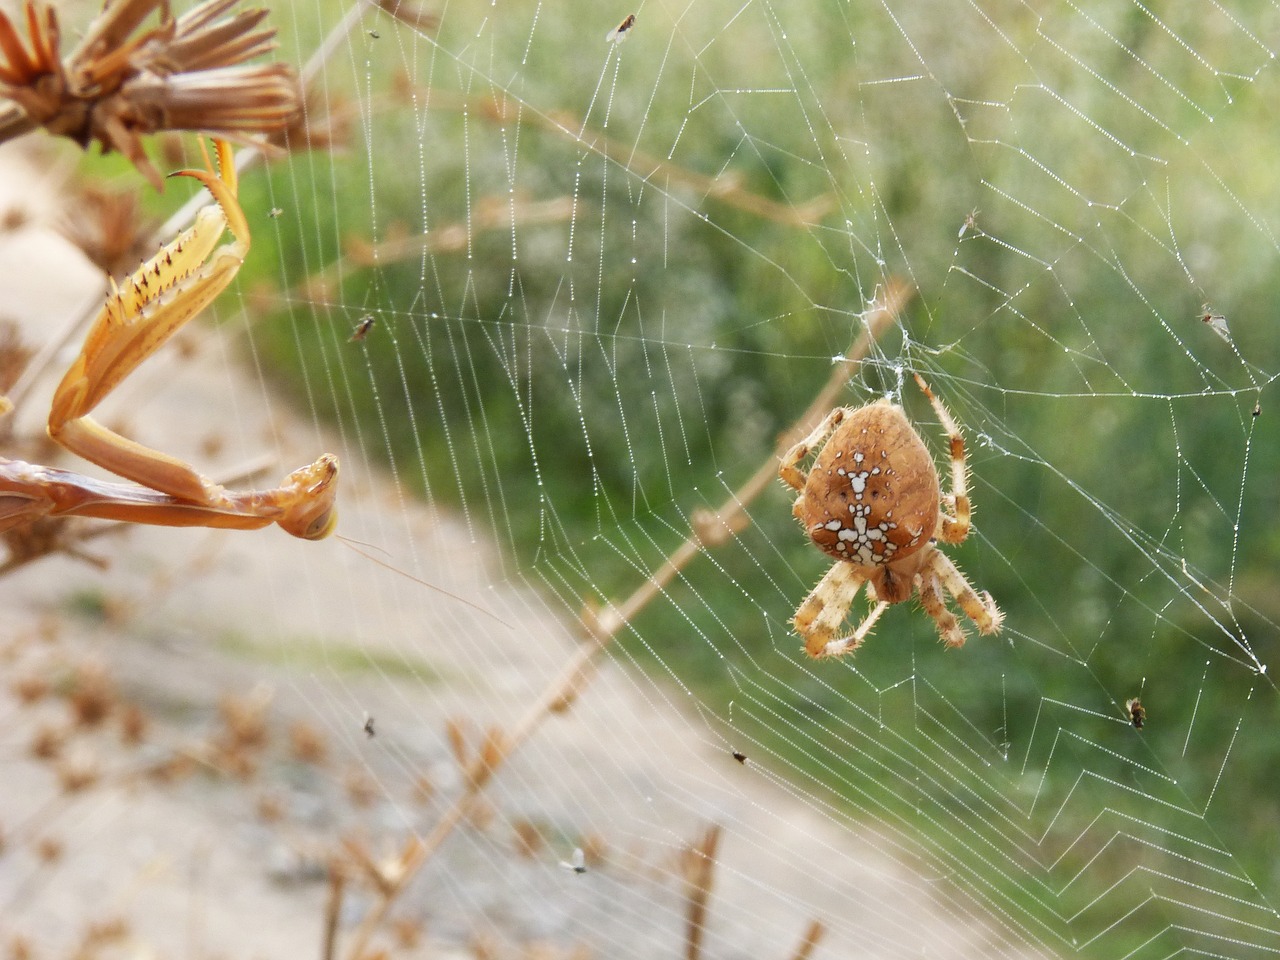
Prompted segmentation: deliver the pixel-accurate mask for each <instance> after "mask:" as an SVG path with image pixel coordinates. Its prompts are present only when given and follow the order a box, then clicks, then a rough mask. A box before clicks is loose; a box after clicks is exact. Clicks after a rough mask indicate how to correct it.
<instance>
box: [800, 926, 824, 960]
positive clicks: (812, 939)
mask: <svg viewBox="0 0 1280 960" xmlns="http://www.w3.org/2000/svg"><path fill="white" fill-rule="evenodd" d="M826 932H827V928H826V925H825V924H823V922H822V921H821V920H814V921H813V922H812V923H810V924H809V929H808V930H806V931H805V932H804V939H803V940H801V941H800V945H799V946H798V947H796V952H795V953H793V954H792V955H791V960H809V958H810V957H811V956H812V955H813V951H814V948H815V947H817V945H818V941H819V940H821V939H822V938H823V936H824V935H825V934H826Z"/></svg>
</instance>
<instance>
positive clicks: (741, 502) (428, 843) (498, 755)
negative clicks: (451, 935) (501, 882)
mask: <svg viewBox="0 0 1280 960" xmlns="http://www.w3.org/2000/svg"><path fill="white" fill-rule="evenodd" d="M911 292H912V291H911V287H910V286H909V285H908V284H907V283H905V282H903V281H899V280H895V279H891V280H890V281H889V284H888V286H887V288H886V289H885V291H884V293H883V294H882V295H881V297H880V298H879V299H878V300H877V301H876V302H875V303H873V304H872V305H871V308H870V309H869V310H868V311H867V312H866V313H865V314H864V315H863V317H862V320H863V329H862V330H861V332H860V333H859V334H858V336H857V338H856V339H855V340H854V342H853V344H852V345H851V346H850V348H849V351H848V354H847V355H846V356H845V357H844V358H843V359H842V360H841V361H840V362H839V363H837V364H836V365H835V367H834V368H833V369H832V372H831V376H830V378H829V379H828V381H827V383H826V385H825V386H824V387H823V388H822V390H820V391H819V392H818V395H817V396H816V398H815V399H814V401H813V403H812V404H810V406H809V408H808V409H807V410H806V411H805V412H804V413H803V414H802V415H801V417H800V419H799V420H797V421H796V422H795V424H794V425H793V426H792V427H791V428H790V429H789V430H787V431H785V432H784V433H783V434H782V435H781V436H780V437H779V440H778V444H777V447H776V448H775V450H774V452H773V453H772V454H771V455H770V456H769V457H768V458H767V459H766V460H765V462H764V463H763V464H762V465H761V467H760V469H758V470H757V471H756V472H755V473H754V474H752V476H751V478H750V479H749V480H748V481H747V482H746V483H745V484H743V486H742V487H741V488H740V489H739V490H737V491H736V492H735V493H734V494H733V495H732V496H730V497H729V499H728V500H726V501H725V503H724V504H723V505H722V506H721V507H720V509H719V510H717V511H716V512H715V515H714V518H712V520H711V521H708V519H707V517H706V516H705V515H703V516H702V517H700V518H699V522H697V524H696V526H697V529H696V530H695V531H694V532H693V533H691V534H690V536H689V537H688V539H686V540H685V541H684V543H682V544H681V545H680V546H679V547H677V548H676V549H675V551H674V552H673V553H672V554H671V555H670V556H669V557H668V558H667V559H666V560H665V561H664V562H663V564H662V566H660V567H659V568H658V569H657V570H656V571H655V572H654V573H653V575H652V576H651V577H650V578H649V579H648V580H646V581H645V582H644V583H643V584H641V585H640V587H638V588H637V589H636V590H635V591H634V592H633V593H632V594H631V595H630V596H629V597H627V599H625V600H623V601H622V603H620V604H617V605H614V604H605V605H604V606H603V607H601V608H596V607H588V608H587V609H586V610H584V611H583V613H582V623H583V626H584V628H585V631H586V642H584V643H583V644H582V645H581V646H580V647H579V648H578V649H577V650H575V651H574V653H573V655H572V656H571V657H570V658H569V660H568V662H567V663H566V664H565V667H564V669H563V670H562V671H561V672H560V673H559V674H558V675H557V676H556V677H555V678H554V679H552V681H551V682H550V683H549V684H548V685H547V686H546V688H545V689H544V691H543V692H542V694H540V695H539V696H538V698H537V700H535V701H534V702H533V704H532V705H530V707H529V709H528V710H527V711H526V712H525V713H524V715H523V716H522V717H520V719H519V720H517V721H516V723H515V724H514V725H513V726H512V727H511V729H510V730H507V731H505V732H503V731H496V730H495V731H491V733H490V736H489V738H488V740H487V741H486V744H485V749H484V750H483V751H480V752H478V753H477V754H476V755H475V756H473V757H471V759H470V760H468V761H467V763H466V766H465V768H464V770H463V779H462V783H463V788H462V790H461V792H460V793H459V794H458V796H457V797H456V798H455V799H454V801H453V803H452V804H450V805H449V807H448V808H446V809H445V811H444V813H443V814H441V816H440V819H439V820H437V821H436V824H435V826H434V827H433V828H432V830H431V832H430V833H429V834H427V835H426V836H425V837H423V838H422V839H421V840H418V839H414V840H413V841H411V842H410V843H409V844H407V846H406V848H405V850H404V852H403V853H402V854H401V860H400V863H399V864H398V865H397V870H396V872H395V876H394V878H392V879H390V880H389V881H388V882H387V885H386V888H385V889H384V890H383V891H382V897H381V898H380V899H379V900H378V901H377V902H376V903H375V904H374V905H373V906H372V907H371V908H370V910H369V912H368V913H367V914H366V915H365V917H364V919H363V920H362V921H361V923H360V925H359V927H357V928H356V930H355V932H354V934H353V935H352V937H351V943H350V946H349V948H348V950H347V953H346V956H347V958H348V960H359V958H360V957H362V956H363V955H364V953H365V950H366V948H367V946H368V944H369V940H370V939H371V938H372V936H373V934H374V933H375V932H376V931H377V930H378V928H379V927H380V926H381V924H382V922H383V920H384V919H385V918H386V916H387V914H388V913H389V912H390V910H391V906H392V904H393V903H394V901H395V900H396V898H397V897H399V895H400V894H401V892H403V891H404V889H405V888H406V887H407V886H408V885H409V883H410V882H411V881H412V880H413V878H414V877H415V876H416V875H417V873H418V871H419V870H421V869H422V867H423V865H424V864H426V863H427V861H428V860H430V859H431V857H432V856H433V855H434V854H435V852H436V851H437V850H438V849H439V848H440V846H441V845H442V844H443V843H444V841H445V840H446V839H447V838H448V837H449V835H450V834H451V833H453V831H454V829H455V828H456V827H457V826H458V825H459V824H460V823H462V822H464V821H465V820H466V818H467V815H468V813H469V811H470V809H471V806H472V804H473V803H474V802H475V800H476V799H477V797H479V795H480V793H481V792H483V791H484V789H485V788H486V787H487V786H488V784H489V781H490V780H491V779H492V778H493V775H494V774H495V773H497V771H498V770H499V769H500V768H501V767H502V765H503V763H504V762H505V761H506V760H507V758H508V757H510V756H511V754H512V753H514V752H515V750H516V749H517V748H518V747H519V746H520V745H521V744H523V743H524V742H525V741H526V740H527V739H529V737H531V736H532V735H533V733H534V731H536V730H537V729H538V727H539V726H541V724H542V723H543V721H545V720H546V719H547V717H549V716H552V715H554V714H559V713H563V712H564V711H566V710H568V709H569V707H571V706H572V705H573V703H574V701H575V700H576V699H577V697H578V695H579V694H580V693H581V692H582V690H583V689H584V688H585V687H586V685H587V683H588V682H590V679H591V677H592V675H593V673H594V670H595V666H594V662H593V661H594V660H595V658H596V655H597V654H599V653H600V652H601V651H602V650H604V649H605V647H607V646H608V645H609V643H610V641H611V640H613V638H614V636H616V635H617V633H618V631H619V630H621V629H622V628H623V627H624V626H625V625H626V624H628V623H630V622H631V620H632V618H634V617H635V616H636V615H637V614H638V613H639V612H640V611H641V610H643V609H644V607H645V606H646V605H647V604H648V603H649V602H650V601H651V600H652V599H653V598H654V597H656V596H657V595H658V594H660V593H661V592H662V589H663V587H664V586H666V584H667V583H669V582H670V581H671V579H672V578H673V577H674V576H675V575H676V574H677V573H679V572H680V570H682V569H683V568H684V567H685V566H686V565H687V564H688V563H689V561H690V560H692V559H693V558H694V557H695V556H697V555H698V553H700V552H701V551H702V550H703V549H706V548H709V547H714V546H718V545H719V544H720V543H723V542H724V541H725V540H727V539H728V538H729V537H730V536H732V535H733V534H734V533H735V532H736V531H738V530H741V529H742V528H743V527H744V526H745V524H746V522H747V516H746V509H747V507H748V505H749V504H750V503H751V502H752V501H753V500H754V499H755V498H756V497H757V496H759V495H760V493H761V492H762V491H763V490H765V489H766V488H767V487H768V485H769V483H770V482H771V481H772V480H773V478H774V477H775V476H777V470H778V458H779V457H780V456H781V454H782V453H783V452H785V451H786V450H787V449H788V448H789V447H790V446H791V445H792V444H794V443H795V441H796V439H798V438H799V437H802V436H804V435H805V434H806V433H807V432H809V430H811V429H812V428H813V426H814V424H816V423H817V421H818V419H819V418H820V417H821V416H823V415H824V414H825V413H826V411H827V410H828V408H830V407H831V406H832V405H833V404H834V402H835V400H836V398H837V397H838V396H839V393H840V391H841V390H843V389H844V386H845V384H846V383H847V381H848V380H849V378H850V377H851V376H852V375H853V373H854V372H855V370H856V369H857V367H858V364H859V363H861V362H862V360H863V358H864V357H866V356H867V355H868V354H869V353H870V352H871V349H872V347H873V346H874V344H875V342H876V341H877V340H878V339H879V337H880V336H881V334H883V333H884V331H885V330H886V329H887V328H888V327H889V325H890V324H891V323H892V322H893V321H894V320H895V319H896V318H897V316H898V314H899V313H900V312H901V311H902V308H903V307H904V306H905V304H906V302H907V300H908V298H909V297H910V296H911Z"/></svg>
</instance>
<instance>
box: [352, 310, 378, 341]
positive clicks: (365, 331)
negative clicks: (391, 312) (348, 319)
mask: <svg viewBox="0 0 1280 960" xmlns="http://www.w3.org/2000/svg"><path fill="white" fill-rule="evenodd" d="M376 322H377V321H376V320H375V319H374V316H373V314H372V313H366V314H365V315H364V316H363V317H361V318H360V319H359V320H357V321H356V326H355V329H354V330H352V331H351V336H350V337H348V338H347V343H360V342H361V341H363V340H364V338H365V337H367V336H368V335H369V331H370V330H372V329H373V325H374V324H375V323H376Z"/></svg>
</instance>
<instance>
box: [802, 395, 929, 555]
mask: <svg viewBox="0 0 1280 960" xmlns="http://www.w3.org/2000/svg"><path fill="white" fill-rule="evenodd" d="M939 496H940V490H939V487H938V474H937V471H936V469H935V468H934V465H933V460H932V458H931V457H930V456H929V451H928V449H927V448H926V447H925V445H924V443H923V442H922V441H921V440H920V437H919V435H918V434H917V433H916V432H915V429H914V428H913V427H912V426H911V423H910V421H908V420H907V417H906V414H905V413H903V411H902V408H901V407H898V406H896V405H894V404H891V403H889V402H887V401H882V402H880V403H873V404H870V405H869V406H866V407H862V408H860V409H858V410H854V411H851V412H850V413H849V415H848V416H846V417H845V419H844V421H843V422H842V423H841V424H840V425H839V426H838V427H837V428H836V430H835V431H834V433H832V435H831V438H830V439H829V440H828V441H827V443H826V445H825V446H824V447H823V449H822V451H821V452H820V453H819V455H818V458H817V460H816V461H815V462H814V465H813V468H812V469H811V470H810V471H809V475H808V477H807V479H806V482H805V487H804V492H803V494H802V495H801V502H800V504H799V505H798V506H799V509H798V510H797V515H798V516H799V518H800V521H801V523H802V524H804V528H805V530H806V531H807V532H808V534H809V537H810V539H812V540H813V542H814V543H815V544H817V546H818V547H819V548H820V549H821V550H822V551H823V552H824V553H826V554H827V555H828V556H831V557H834V558H835V559H837V560H846V561H849V562H850V563H852V564H854V565H855V566H859V567H871V568H875V567H882V566H886V565H888V564H891V563H896V562H897V561H900V560H902V559H904V558H906V557H909V556H911V554H913V553H915V552H916V551H918V550H920V549H921V548H922V547H924V546H925V545H926V544H927V543H928V542H929V539H930V538H931V537H932V536H933V532H934V528H935V526H936V525H937V522H938V500H939Z"/></svg>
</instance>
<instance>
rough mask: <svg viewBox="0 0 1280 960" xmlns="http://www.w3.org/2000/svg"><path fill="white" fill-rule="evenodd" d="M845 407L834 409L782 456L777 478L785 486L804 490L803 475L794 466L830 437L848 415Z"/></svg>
mask: <svg viewBox="0 0 1280 960" xmlns="http://www.w3.org/2000/svg"><path fill="white" fill-rule="evenodd" d="M848 412H849V411H848V409H847V408H845V407H836V408H835V409H834V410H832V411H831V412H830V413H829V414H827V415H826V417H824V418H823V420H822V422H821V423H820V424H818V425H817V426H816V427H814V428H813V432H812V433H810V434H809V435H808V436H807V437H805V438H804V439H803V440H801V441H800V442H799V443H797V444H796V445H795V446H793V447H792V448H791V449H790V450H788V451H787V452H786V453H785V454H783V456H782V463H781V464H780V465H779V467H778V476H779V477H781V478H782V480H783V482H784V483H786V484H787V486H789V487H792V488H794V489H796V490H801V491H803V490H804V482H805V475H804V474H803V473H801V472H800V471H799V470H798V469H796V464H797V463H799V462H800V461H801V460H803V459H804V458H805V457H807V456H809V454H810V453H812V452H813V450H814V449H815V448H816V447H820V446H821V445H822V443H823V441H824V440H826V439H827V437H829V436H831V433H832V431H834V430H835V428H836V427H838V426H839V425H840V421H842V420H843V419H844V418H845V415H846V414H848Z"/></svg>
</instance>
